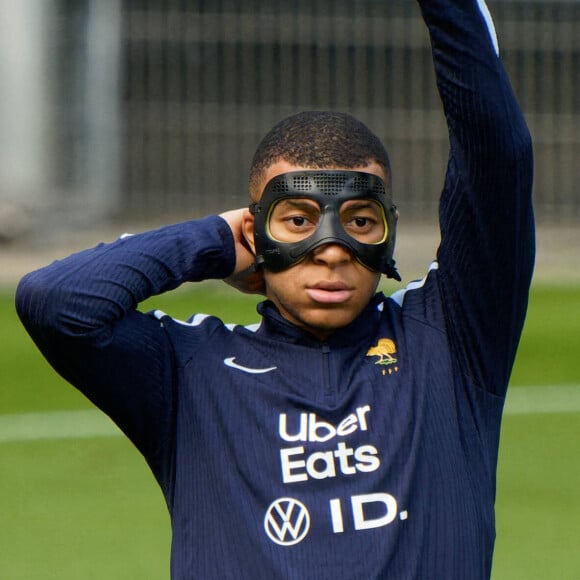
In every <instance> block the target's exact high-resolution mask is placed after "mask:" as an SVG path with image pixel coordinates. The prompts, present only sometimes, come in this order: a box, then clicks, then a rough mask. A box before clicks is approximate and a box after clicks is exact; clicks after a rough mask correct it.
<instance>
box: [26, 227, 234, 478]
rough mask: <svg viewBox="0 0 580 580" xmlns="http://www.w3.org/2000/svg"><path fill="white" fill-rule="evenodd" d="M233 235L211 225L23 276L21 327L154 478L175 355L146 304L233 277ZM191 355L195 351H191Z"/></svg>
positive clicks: (86, 254)
mask: <svg viewBox="0 0 580 580" xmlns="http://www.w3.org/2000/svg"><path fill="white" fill-rule="evenodd" d="M234 263H235V252H234V243H233V238H232V235H231V230H230V228H229V227H228V225H227V223H226V222H225V221H224V220H222V219H221V218H218V217H212V218H206V219H204V220H199V221H191V222H184V223H182V224H176V225H173V226H166V227H163V228H160V229H158V230H156V231H152V232H147V233H143V234H138V235H135V236H126V237H123V238H121V239H119V240H118V241H116V242H114V243H111V244H101V245H99V246H97V247H95V248H93V249H90V250H85V251H83V252H80V253H78V254H74V255H72V256H69V257H68V258H66V259H64V260H60V261H57V262H54V263H53V264H51V265H49V266H47V267H45V268H43V269H41V270H37V271H35V272H32V273H30V274H28V275H27V276H25V277H24V278H23V279H22V281H21V282H20V285H19V287H18V290H17V295H16V305H17V310H18V314H19V315H20V317H21V320H22V322H23V324H24V326H25V327H26V329H27V330H28V332H29V333H30V335H31V337H32V338H33V340H34V341H35V343H36V344H37V346H38V347H39V349H40V350H41V351H42V353H43V354H44V355H45V357H46V358H47V359H48V361H49V362H50V363H51V365H52V366H53V367H54V368H55V369H56V370H57V371H58V372H59V373H60V374H61V375H62V376H63V377H64V378H65V379H67V380H68V381H69V382H71V383H72V384H73V385H74V386H75V387H77V388H78V389H79V390H81V391H82V392H83V393H85V395H87V397H88V398H90V399H91V400H92V401H93V402H94V403H95V404H96V405H97V406H99V407H100V408H101V409H103V410H104V411H105V412H106V413H107V414H109V415H110V416H111V417H112V418H113V420H115V421H116V422H117V423H118V424H119V425H120V427H121V428H122V429H123V430H124V431H125V432H126V434H127V435H128V436H129V437H130V438H131V439H132V441H133V442H134V443H135V444H136V445H137V447H138V448H139V449H140V450H141V451H142V453H143V454H144V455H145V457H146V458H147V459H148V461H149V462H150V463H152V464H153V465H152V467H153V468H154V471H155V473H156V474H157V476H158V477H161V478H163V477H166V476H168V474H167V473H165V469H166V468H167V466H165V465H155V461H156V457H158V455H159V453H158V451H159V448H160V447H161V446H163V445H167V444H169V439H170V437H171V433H170V419H171V415H172V413H173V398H172V389H173V385H174V373H175V361H174V360H173V349H172V347H171V344H170V342H169V340H168V337H167V335H166V333H165V332H164V331H163V329H162V326H161V324H160V322H159V321H158V320H157V319H155V318H154V317H152V316H148V315H145V314H142V313H140V312H138V311H137V305H138V304H139V303H140V302H142V301H143V300H145V299H146V298H148V297H150V296H153V295H156V294H160V293H162V292H165V291H168V290H171V289H173V288H176V287H177V286H179V285H180V284H182V283H183V282H186V281H198V280H203V279H208V278H224V277H226V276H227V275H229V274H230V273H231V272H232V271H233V269H234ZM194 346H195V345H192V347H194Z"/></svg>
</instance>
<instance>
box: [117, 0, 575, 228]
mask: <svg viewBox="0 0 580 580" xmlns="http://www.w3.org/2000/svg"><path fill="white" fill-rule="evenodd" d="M491 9H492V11H493V13H494V16H495V19H496V25H497V28H498V32H499V34H500V39H501V44H502V56H503V58H504V60H505V62H506V66H507V67H508V69H509V71H510V73H511V75H512V78H513V82H514V85H515V90H516V93H517V94H518V96H519V98H520V101H521V103H522V106H523V108H524V110H525V112H526V115H527V118H528V120H529V123H530V126H531V130H532V132H533V136H534V140H535V147H536V157H537V159H536V164H537V165H536V167H537V171H536V190H535V191H536V204H537V207H538V213H539V214H540V215H542V216H545V217H550V218H564V217H570V216H571V215H574V216H580V191H579V190H578V186H577V184H578V183H579V182H580V4H579V3H577V2H574V3H571V2H543V3H541V2H509V1H505V0H501V1H500V0H498V1H496V2H493V3H491ZM124 14H125V19H124V25H123V29H122V30H123V43H122V44H123V46H124V57H125V61H124V67H123V68H124V71H125V73H124V92H123V114H122V117H123V119H124V126H125V128H124V132H123V146H122V150H123V151H124V152H125V155H124V160H123V162H124V164H123V173H122V175H123V188H122V191H123V193H124V199H123V202H124V204H125V208H126V209H127V210H128V211H131V212H146V213H149V212H158V211H162V212H170V211H173V210H175V209H179V210H182V211H185V212H188V211H189V212H192V211H193V212H201V213H205V212H207V211H213V210H215V209H216V208H217V209H223V208H224V207H229V206H237V205H241V204H243V203H245V195H246V193H245V184H246V176H247V168H248V165H249V162H250V159H251V155H252V153H253V150H254V148H255V146H256V144H257V142H258V140H259V139H260V137H261V136H262V135H263V134H264V132H265V131H267V130H268V129H269V128H270V126H271V125H272V124H273V123H275V122H276V121H277V120H278V119H280V118H281V117H283V116H285V115H287V114H290V113H292V112H296V111H298V110H305V109H328V108H330V109H339V110H343V111H349V112H351V113H353V114H355V115H356V116H358V117H359V118H361V119H362V120H364V121H365V122H367V123H368V124H369V125H370V126H371V127H372V128H373V129H374V130H375V131H376V132H377V133H378V134H379V135H380V136H381V137H382V138H383V140H384V141H385V143H386V144H387V148H388V149H389V151H390V154H391V156H392V160H393V166H394V176H395V177H394V178H395V195H396V197H397V199H398V202H399V204H400V205H401V206H402V207H404V209H405V211H406V213H407V215H409V214H411V215H413V216H416V217H425V216H431V215H433V213H434V211H435V209H436V203H437V197H438V195H437V194H438V190H439V187H440V184H441V183H442V180H443V172H444V169H445V163H446V158H447V135H446V127H445V124H444V121H443V117H442V113H441V110H440V103H439V100H438V97H437V94H436V91H435V83H434V76H433V72H432V62H431V55H430V52H429V46H428V37H427V33H426V31H425V27H424V25H423V23H422V21H421V20H420V16H419V12H418V8H417V6H416V5H415V3H414V2H409V1H408V0H405V1H394V0H389V1H388V2H385V1H384V0H381V1H378V0H359V1H357V2H350V1H346V0H342V1H341V0H302V1H300V0H298V1H295V2H287V1H285V0H274V1H272V0H244V1H239V0H237V1H235V0H221V1H219V0H213V1H211V2H210V1H207V2H197V3H187V2H181V1H179V0H167V1H165V2H160V1H157V2H152V1H149V2H145V3H143V2H130V1H127V2H126V3H125V5H124Z"/></svg>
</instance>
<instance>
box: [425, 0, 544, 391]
mask: <svg viewBox="0 0 580 580" xmlns="http://www.w3.org/2000/svg"><path fill="white" fill-rule="evenodd" d="M420 5H421V10H422V12H423V16H424V18H425V21H426V23H427V25H428V28H429V32H430V36H431V42H432V49H433V58H434V62H435V70H436V75H437V84H438V88H439V92H440V95H441V99H442V101H443V106H444V111H445V115H446V118H447V123H448V127H449V139H450V158H449V165H448V170H447V175H446V180H445V187H444V191H443V194H442V197H441V202H440V223H441V240H442V241H441V246H440V248H439V252H438V263H439V270H440V274H439V277H440V280H441V291H442V295H443V298H444V308H445V313H446V324H447V327H448V330H449V335H450V339H451V343H452V347H453V349H454V351H455V353H456V355H457V360H458V361H459V364H460V366H461V369H460V370H461V371H462V372H463V373H464V374H465V375H467V376H468V377H469V379H470V381H471V382H473V383H475V384H477V385H478V386H480V387H483V388H485V389H487V390H489V391H491V392H494V393H496V394H499V395H503V394H504V393H505V389H506V388H507V382H508V380H509V375H510V372H511V368H512V365H513V361H514V357H515V352H516V348H517V344H518V342H519V337H520V334H521V330H522V327H523V323H524V319H525V313H526V308H527V299H528V291H529V285H530V281H531V276H532V270H533V262H534V251H535V250H534V247H535V246H534V224H533V211H532V203H531V191H532V179H533V153H532V144H531V138H530V134H529V131H528V129H527V126H526V123H525V121H524V118H523V116H522V113H521V110H520V107H519V105H518V103H517V101H516V98H515V97H514V94H513V91H512V88H511V86H510V83H509V79H508V77H507V74H506V72H505V70H504V67H503V64H502V62H501V60H500V58H499V55H498V52H497V42H496V38H495V30H494V29H493V24H492V22H491V18H490V16H489V12H488V11H487V8H486V6H485V3H484V2H483V0H421V1H420Z"/></svg>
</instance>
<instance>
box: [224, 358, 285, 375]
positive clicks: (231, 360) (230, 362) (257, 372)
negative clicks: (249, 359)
mask: <svg viewBox="0 0 580 580" xmlns="http://www.w3.org/2000/svg"><path fill="white" fill-rule="evenodd" d="M235 361H236V357H235V356H232V357H229V358H224V364H225V365H226V366H227V367H230V368H232V369H238V370H239V371H243V372H245V373H249V374H251V375H262V374H264V373H269V372H270V371H275V370H276V369H277V368H278V367H267V368H263V369H254V368H251V367H245V366H243V365H239V364H238V363H237V362H235Z"/></svg>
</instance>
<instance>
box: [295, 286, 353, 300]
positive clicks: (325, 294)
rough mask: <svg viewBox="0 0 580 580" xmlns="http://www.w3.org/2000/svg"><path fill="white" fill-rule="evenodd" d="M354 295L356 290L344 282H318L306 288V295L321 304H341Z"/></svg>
mask: <svg viewBox="0 0 580 580" xmlns="http://www.w3.org/2000/svg"><path fill="white" fill-rule="evenodd" d="M353 293H354V290H353V289H352V288H350V287H349V286H347V285H346V284H344V283H342V282H317V283H316V284H313V285H311V286H308V287H307V288H306V294H308V296H309V297H310V298H311V299H312V300H313V301H314V302H318V303H320V304H341V303H343V302H346V301H348V300H349V299H350V298H351V297H352V295H353Z"/></svg>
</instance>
